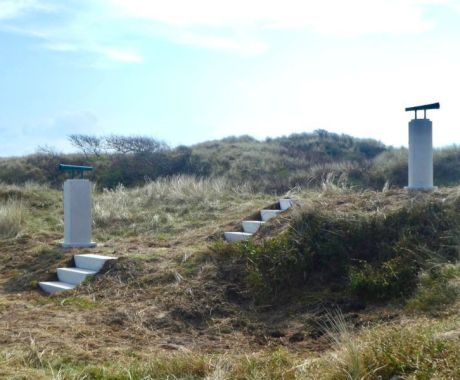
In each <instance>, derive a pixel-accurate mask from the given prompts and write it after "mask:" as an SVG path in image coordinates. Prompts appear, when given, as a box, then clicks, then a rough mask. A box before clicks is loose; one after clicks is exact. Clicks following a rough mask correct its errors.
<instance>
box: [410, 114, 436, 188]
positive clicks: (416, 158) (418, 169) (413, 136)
mask: <svg viewBox="0 0 460 380" xmlns="http://www.w3.org/2000/svg"><path fill="white" fill-rule="evenodd" d="M408 188H409V189H414V190H424V189H426V190H429V189H433V123H432V122H431V120H429V119H413V120H411V121H410V122H409V186H408Z"/></svg>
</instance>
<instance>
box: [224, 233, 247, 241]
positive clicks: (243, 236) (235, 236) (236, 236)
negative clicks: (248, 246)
mask: <svg viewBox="0 0 460 380" xmlns="http://www.w3.org/2000/svg"><path fill="white" fill-rule="evenodd" d="M251 236H252V234H250V233H247V232H225V240H227V241H242V240H249V238H250V237H251Z"/></svg>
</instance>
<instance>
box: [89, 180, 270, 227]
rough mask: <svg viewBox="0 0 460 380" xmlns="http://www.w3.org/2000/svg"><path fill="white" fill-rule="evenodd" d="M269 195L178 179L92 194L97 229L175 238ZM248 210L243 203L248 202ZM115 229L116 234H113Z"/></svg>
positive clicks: (243, 187) (225, 183)
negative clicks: (155, 234)
mask: <svg viewBox="0 0 460 380" xmlns="http://www.w3.org/2000/svg"><path fill="white" fill-rule="evenodd" d="M268 199H270V197H269V196H268V195H261V194H254V193H253V192H252V191H251V189H250V187H249V186H248V185H245V184H242V185H241V186H238V187H235V186H232V185H231V184H230V183H229V182H228V181H226V180H225V179H222V178H214V179H200V178H195V177H186V176H177V177H171V178H161V179H158V180H156V181H152V182H149V183H147V184H146V185H145V186H142V187H136V188H133V189H127V188H125V187H123V186H119V187H117V188H116V189H115V190H104V191H103V192H102V193H98V194H96V195H95V200H94V211H93V217H94V223H95V229H96V230H98V229H99V230H100V231H106V232H107V233H108V234H111V235H114V234H115V235H116V234H118V233H121V234H125V233H126V231H127V229H129V230H130V231H129V234H130V235H133V234H141V233H146V232H148V233H164V234H173V233H174V234H177V233H180V232H181V231H184V230H187V229H193V228H197V227H202V226H206V225H210V224H212V221H214V220H216V219H218V218H222V217H223V216H224V213H226V212H230V213H231V212H232V211H231V209H232V206H235V207H237V208H238V207H241V205H242V204H243V205H244V204H245V203H250V204H254V206H255V207H257V206H258V202H257V201H259V202H260V200H268ZM246 207H247V204H246ZM117 229H119V231H120V232H116V230H117Z"/></svg>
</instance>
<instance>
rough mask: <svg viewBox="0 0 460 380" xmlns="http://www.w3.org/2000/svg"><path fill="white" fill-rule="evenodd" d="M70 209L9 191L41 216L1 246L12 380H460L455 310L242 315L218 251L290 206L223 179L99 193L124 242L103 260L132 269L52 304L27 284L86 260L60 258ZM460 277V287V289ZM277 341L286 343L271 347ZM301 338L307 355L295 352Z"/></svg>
mask: <svg viewBox="0 0 460 380" xmlns="http://www.w3.org/2000/svg"><path fill="white" fill-rule="evenodd" d="M458 194H459V191H458V189H457V188H454V189H439V191H437V192H435V193H432V194H423V195H419V196H418V198H417V197H416V198H414V197H412V196H411V195H409V194H407V193H405V192H402V191H401V192H400V191H395V190H388V191H386V192H374V191H362V192H357V191H355V190H353V189H352V188H350V187H349V186H345V185H343V184H342V182H341V179H340V180H339V178H335V179H334V178H333V177H332V176H329V177H327V176H326V178H325V185H324V187H323V190H321V191H305V190H302V189H299V188H297V189H295V190H293V191H292V192H291V194H290V195H291V196H293V197H295V198H296V199H297V200H298V203H299V204H300V205H301V206H302V207H308V208H313V209H315V208H316V209H321V210H329V211H335V212H337V213H338V214H341V215H347V214H348V213H354V212H361V213H368V214H378V213H382V212H387V211H388V210H395V209H398V208H400V207H402V206H404V205H407V204H412V203H417V202H418V201H419V200H420V201H423V200H424V199H426V198H432V199H433V200H434V201H440V202H443V201H444V200H446V199H448V201H449V202H455V201H456V198H457V197H458ZM60 197H61V192H58V191H52V190H50V189H49V188H46V187H43V188H41V187H37V186H34V185H29V187H27V188H24V187H21V186H9V187H6V186H0V199H1V202H3V203H2V204H8V203H12V202H13V203H14V202H16V203H17V204H21V205H22V208H23V211H24V212H26V213H27V220H26V223H23V224H22V225H21V232H22V233H20V234H19V236H18V237H16V238H11V239H9V240H4V241H1V242H0V251H1V255H0V321H1V323H0V343H1V344H2V348H1V350H0V378H6V379H72V380H80V379H81V380H83V379H85V380H89V379H165V380H166V379H168V380H171V379H206V380H224V379H225V380H246V379H250V380H258V379H279V380H281V379H282V380H307V379H326V380H327V379H330V380H336V379H337V380H341V379H376V378H378V376H381V378H382V379H390V378H391V376H395V375H397V376H401V377H402V378H407V379H430V378H435V379H453V378H459V377H460V374H459V373H458V368H460V363H459V361H458V358H457V353H458V351H459V350H460V347H459V340H458V338H455V336H458V335H455V332H456V331H457V330H458V329H459V321H458V303H455V302H453V303H448V304H447V306H446V307H447V309H446V310H445V312H444V313H443V314H442V315H437V316H436V318H432V319H428V318H427V317H426V316H425V314H424V309H423V308H421V310H420V312H419V313H418V314H405V313H406V311H405V310H404V309H402V308H400V307H397V306H389V307H388V309H389V310H387V309H382V308H375V309H373V308H370V309H369V310H364V311H359V312H357V313H354V312H353V315H354V317H353V318H355V319H350V318H351V317H352V314H351V313H350V314H347V313H344V314H343V315H340V314H337V315H336V314H332V316H329V317H327V316H326V315H325V314H318V315H317V314H313V312H312V311H311V310H310V309H308V305H307V303H308V302H304V301H305V300H302V303H301V304H299V305H295V304H292V305H291V304H287V305H282V307H280V308H278V309H276V308H275V309H268V311H263V310H262V309H255V308H253V305H251V304H249V305H246V304H245V303H241V304H240V303H238V302H239V301H229V300H228V299H227V298H226V296H227V295H231V294H234V291H235V287H234V285H235V283H232V282H231V281H232V277H230V278H225V279H224V280H225V281H224V280H223V279H221V278H219V276H218V273H217V271H216V268H215V266H214V263H213V260H212V257H210V255H207V250H206V249H207V246H208V243H207V240H206V239H207V237H208V236H209V235H210V234H211V233H213V232H215V231H223V230H224V228H227V227H228V226H229V225H230V224H231V223H234V224H235V225H236V224H237V223H238V221H239V220H241V218H243V217H245V216H248V215H250V214H251V213H253V212H254V211H255V210H257V209H259V208H261V207H266V206H268V205H269V204H271V203H272V202H273V201H274V200H276V197H274V196H270V195H266V194H259V193H253V192H252V191H251V189H249V188H248V187H247V186H242V187H239V188H235V187H232V186H230V185H229V184H228V182H226V181H225V180H222V179H214V180H211V179H210V180H201V179H197V178H193V177H174V178H170V179H162V180H159V181H155V182H150V183H148V184H146V185H145V186H143V187H139V188H134V189H126V188H122V187H120V188H118V189H116V190H113V191H105V192H101V193H98V192H95V193H94V203H95V211H94V216H95V230H94V231H95V233H96V235H97V239H99V237H98V236H104V237H107V239H110V240H111V241H110V242H108V243H107V244H105V245H103V246H101V247H98V248H96V249H95V250H93V251H92V252H95V253H100V254H108V255H111V254H114V255H117V256H122V257H123V258H122V259H120V260H119V263H118V266H116V267H112V268H109V270H108V271H107V272H106V273H105V274H104V275H102V276H99V277H98V278H96V279H94V280H93V281H90V282H88V283H87V284H85V285H84V286H82V287H80V288H79V289H77V290H76V291H74V292H73V293H69V294H64V295H58V296H54V297H44V296H42V295H41V294H39V293H38V292H37V291H36V289H35V288H32V287H31V286H30V285H28V286H23V285H22V284H23V282H21V281H23V279H26V280H27V281H26V282H27V284H30V283H31V282H33V281H38V280H41V279H43V276H45V275H47V272H48V271H49V272H51V273H52V272H53V271H54V270H55V267H57V266H62V265H66V264H65V263H66V260H68V259H69V258H70V257H71V256H72V254H73V253H75V252H62V251H60V250H59V249H58V248H56V242H57V240H58V239H59V238H61V237H62V225H61V224H59V223H60V220H61V219H62V206H61V203H62V199H61V198H60ZM14 199H18V201H15V200H14ZM294 211H295V210H294ZM294 213H295V212H294ZM23 217H24V215H23ZM290 220H291V219H290V216H289V215H286V217H283V218H280V219H279V220H278V221H276V222H273V224H272V225H271V226H267V227H268V228H267V231H270V228H273V229H272V233H273V234H276V233H278V232H279V230H277V229H276V227H277V223H279V224H283V223H289V222H290ZM23 222H24V220H23ZM127 235H128V236H127ZM129 235H130V236H129ZM159 237H162V239H163V240H161V241H159ZM18 252H21V255H18V254H17V253H18ZM195 253H197V254H196V255H195ZM449 273H450V272H449ZM455 273H456V277H455V278H454V277H449V281H450V282H452V281H454V282H455V281H457V282H458V271H457V272H455ZM230 275H236V273H230ZM449 276H450V275H449ZM13 282H14V283H15V284H16V285H15V286H14V287H13V286H12V283H13ZM9 289H13V290H14V291H11V290H9ZM436 289H437V288H434V291H436ZM431 296H432V294H431V293H429V294H428V293H426V292H424V293H421V295H419V300H418V302H423V303H425V304H426V303H431V302H433V301H432V298H431ZM314 302H317V299H315V301H314ZM436 302H437V301H436ZM264 307H266V305H264ZM315 310H316V311H317V309H315ZM316 311H315V313H316ZM388 315H391V316H392V319H389V318H388V319H387V317H386V316H388ZM313 317H314V318H315V319H314V320H315V321H317V320H319V321H321V320H322V321H323V322H325V324H327V325H328V333H327V334H325V335H322V336H319V337H318V336H313V335H312V336H310V335H309V334H310V332H311V331H312V330H311V328H312V326H313V325H312V323H313V322H309V321H311V320H312V319H313ZM328 319H329V322H327V320H328ZM355 322H356V323H355ZM358 322H359V323H358ZM274 328H276V329H279V330H280V331H281V332H283V333H285V334H286V335H285V336H284V337H281V338H275V337H272V336H270V335H269V332H270V331H272V329H274ZM297 332H300V333H302V334H304V336H305V338H304V341H301V342H293V341H292V342H291V341H290V337H292V336H293V335H294V333H297ZM327 337H329V338H332V339H327ZM453 337H454V338H453ZM171 350H174V351H171Z"/></svg>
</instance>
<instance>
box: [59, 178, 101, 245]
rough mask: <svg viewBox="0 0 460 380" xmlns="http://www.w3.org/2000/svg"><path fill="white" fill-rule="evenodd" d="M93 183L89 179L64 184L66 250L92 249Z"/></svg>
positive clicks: (71, 180)
mask: <svg viewBox="0 0 460 380" xmlns="http://www.w3.org/2000/svg"><path fill="white" fill-rule="evenodd" d="M91 207H92V202H91V183H90V182H89V181H88V180H87V179H68V180H67V181H65V182H64V242H63V243H62V246H63V247H64V248H77V247H81V248H90V247H94V246H96V243H93V242H92V241H91V223H92V218H91Z"/></svg>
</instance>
